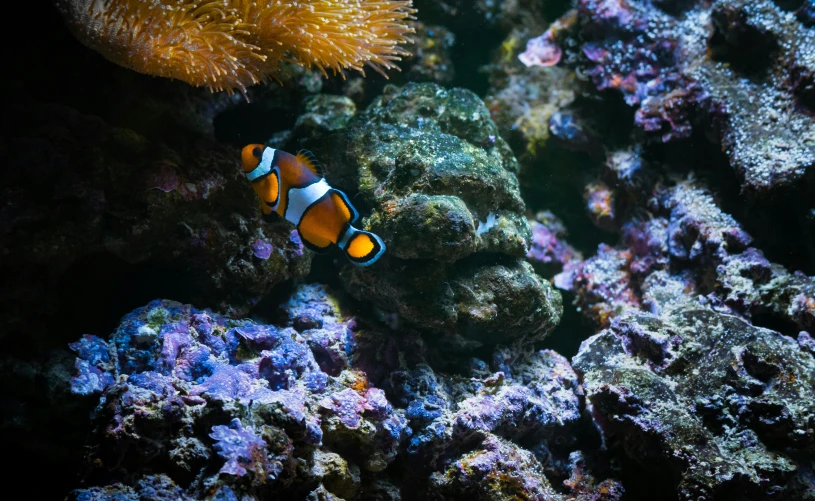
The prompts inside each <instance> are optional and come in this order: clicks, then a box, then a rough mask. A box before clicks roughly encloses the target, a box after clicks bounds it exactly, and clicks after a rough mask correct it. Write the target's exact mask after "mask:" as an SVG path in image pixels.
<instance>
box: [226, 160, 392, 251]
mask: <svg viewBox="0 0 815 501" xmlns="http://www.w3.org/2000/svg"><path fill="white" fill-rule="evenodd" d="M241 161H242V162H243V173H244V175H245V176H246V179H248V180H249V181H251V182H252V187H253V188H254V189H255V193H257V195H258V198H260V201H261V209H262V210H263V215H264V217H272V214H275V213H276V214H278V215H280V216H282V217H284V218H285V219H286V220H287V221H289V222H291V223H292V224H294V225H295V226H296V227H297V231H298V233H300V238H301V239H302V240H303V243H304V244H305V246H306V247H308V248H309V249H311V250H313V251H315V252H325V251H327V250H328V248H329V246H330V245H332V244H334V245H336V246H337V247H339V248H340V249H342V250H343V251H344V252H345V255H346V256H348V259H349V260H350V261H351V262H352V263H354V264H356V265H359V266H368V265H370V264H373V263H374V262H375V261H376V260H377V259H379V258H380V257H381V256H382V254H383V253H384V252H385V243H384V242H383V241H382V239H381V238H379V237H378V236H376V235H374V234H373V233H371V232H368V231H363V230H359V229H357V228H354V227H353V226H351V225H352V224H353V223H356V222H357V221H358V220H359V212H357V210H356V209H354V206H353V205H351V202H350V201H349V200H348V197H347V196H346V195H345V193H343V192H342V191H340V190H337V189H335V188H332V187H331V186H329V185H328V182H326V180H325V178H324V177H323V175H322V172H321V171H320V164H319V163H318V162H317V159H316V158H315V157H314V154H313V153H311V152H310V151H308V150H300V151H298V152H297V155H292V154H291V153H286V152H285V151H280V150H276V149H274V148H269V147H266V146H263V145H262V144H250V145H248V146H246V147H244V148H243V151H242V152H241Z"/></svg>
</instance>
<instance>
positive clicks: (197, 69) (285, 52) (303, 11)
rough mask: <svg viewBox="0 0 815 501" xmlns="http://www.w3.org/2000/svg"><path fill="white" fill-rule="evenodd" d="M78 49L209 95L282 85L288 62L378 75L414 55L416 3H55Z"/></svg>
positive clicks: (315, 0)
mask: <svg viewBox="0 0 815 501" xmlns="http://www.w3.org/2000/svg"><path fill="white" fill-rule="evenodd" d="M56 5H57V8H58V9H59V10H60V11H61V12H62V14H63V16H64V17H65V20H66V22H67V24H68V26H69V27H70V28H71V30H72V31H73V32H74V34H75V35H76V36H77V38H78V39H79V40H81V41H82V42H83V43H84V44H86V45H87V46H88V47H90V48H92V49H94V50H96V51H98V52H99V53H101V54H102V55H103V56H105V57H106V58H107V59H109V60H111V61H113V62H115V63H117V64H120V65H123V66H126V67H128V68H131V69H134V70H136V71H139V72H142V73H147V74H150V75H156V76H162V77H170V78H175V79H179V80H183V81H185V82H187V83H189V84H191V85H195V86H204V85H205V86H208V87H209V88H210V89H211V90H228V91H232V90H233V89H237V90H239V91H241V92H242V93H245V92H246V88H247V87H249V86H250V85H252V84H255V83H258V82H261V81H267V80H269V79H270V78H275V75H276V74H277V73H279V72H280V71H281V64H282V63H283V62H284V61H287V60H289V61H293V62H295V63H296V64H299V65H303V66H306V67H309V68H310V67H311V66H315V67H317V68H318V69H319V70H320V71H322V72H323V74H326V70H332V71H333V72H335V73H337V72H342V71H343V70H344V69H347V68H350V69H354V70H358V71H360V72H362V71H363V67H364V66H365V65H368V66H370V67H372V68H374V69H375V70H377V71H379V72H384V70H386V69H391V68H394V67H395V63H394V62H395V61H398V60H399V58H400V57H401V56H404V55H406V54H407V51H405V50H404V49H403V48H401V47H400V44H403V43H406V42H407V41H408V38H407V35H408V34H409V33H410V32H411V31H412V29H411V28H410V27H409V26H408V20H409V19H410V18H411V14H412V13H413V12H414V10H413V9H411V7H410V6H411V2H410V0H407V1H395V0H385V1H378V0H361V1H354V2H346V1H342V0H307V1H304V2H298V3H294V4H292V3H291V2H286V1H284V0H270V1H267V2H252V1H244V0H222V1H213V2H203V1H197V0H181V1H172V0H146V1H139V0H128V1H122V2H118V1H113V0H56Z"/></svg>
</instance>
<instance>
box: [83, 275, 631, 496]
mask: <svg viewBox="0 0 815 501" xmlns="http://www.w3.org/2000/svg"><path fill="white" fill-rule="evenodd" d="M281 307H282V310H281V313H282V316H281V319H282V320H283V323H284V324H286V325H288V326H285V327H283V326H281V327H275V326H273V325H264V324H257V323H255V322H252V321H249V320H229V319H227V318H225V317H222V316H220V315H217V314H214V313H212V312H210V311H208V310H196V309H194V308H192V307H190V306H185V305H181V304H179V303H175V302H172V301H154V302H152V303H150V304H149V305H147V306H145V307H143V308H139V309H137V310H135V311H133V312H131V313H130V314H128V315H127V316H126V317H125V318H123V319H122V323H121V324H120V326H119V327H118V328H117V330H116V331H115V332H114V333H113V335H112V336H111V338H110V341H104V340H102V339H100V338H98V337H96V336H90V335H88V336H84V337H83V338H82V339H80V340H79V341H77V342H75V343H73V344H72V345H71V348H72V349H73V350H74V351H75V352H76V355H77V359H76V374H75V376H74V377H73V378H72V380H71V389H72V391H73V392H74V393H75V394H78V395H86V396H95V397H100V398H99V405H98V407H97V409H96V411H95V413H94V417H93V423H94V426H95V429H94V431H93V432H92V433H91V438H90V444H89V445H90V448H89V449H88V450H89V451H91V452H90V454H89V456H88V457H87V463H88V469H89V472H88V473H87V474H86V484H87V485H89V486H88V487H85V488H82V489H79V490H77V491H75V492H74V493H73V494H72V499H76V500H82V499H97V498H101V499H104V498H105V497H104V496H114V495H119V496H121V497H122V498H123V499H128V496H130V498H134V499H135V498H136V496H142V497H143V496H145V495H147V494H146V493H147V492H152V491H154V490H155V491H161V492H165V493H172V494H173V496H175V498H176V499H177V498H181V499H186V498H189V499H202V497H204V496H205V495H207V494H209V495H215V499H221V498H223V499H239V498H241V497H242V496H245V495H253V496H256V497H260V496H264V495H278V496H292V497H294V498H298V499H302V498H307V499H311V498H312V497H316V498H318V499H332V498H336V499H383V498H384V499H400V498H405V499H422V496H424V495H425V494H433V493H435V494H433V495H434V496H437V497H438V496H441V497H442V498H445V497H448V496H452V497H455V496H456V495H457V493H461V492H470V493H471V494H473V495H475V496H476V497H478V498H479V499H504V498H506V499H509V498H510V496H512V495H522V496H523V499H541V498H540V496H541V495H543V494H544V493H548V494H547V495H548V496H549V497H547V498H546V499H555V500H561V499H563V500H564V501H565V500H566V499H572V498H573V497H570V496H568V495H561V494H560V493H559V491H558V490H557V489H554V488H553V487H551V486H550V483H549V482H550V480H548V478H550V477H551V478H552V479H562V480H567V479H568V481H566V482H565V483H564V487H563V488H564V489H565V490H566V491H568V492H571V493H573V494H579V496H578V497H577V499H581V500H583V499H585V500H586V501H588V500H589V499H596V498H594V497H592V496H597V495H600V494H601V493H605V494H604V495H605V497H602V498H601V499H607V500H609V501H611V500H616V499H619V495H620V494H621V493H622V489H621V486H620V485H619V484H618V483H615V482H614V481H612V480H606V481H603V482H595V481H594V480H591V479H592V476H591V475H592V473H591V469H590V468H589V469H587V468H588V464H587V463H586V461H585V460H584V459H583V457H582V455H581V454H579V453H574V452H570V451H573V449H574V447H575V444H576V440H575V438H574V437H573V436H572V435H570V430H572V429H574V428H575V427H578V426H580V420H581V413H580V400H579V396H580V390H579V385H578V382H577V377H576V375H575V373H574V372H573V371H572V369H571V367H570V366H569V363H568V361H567V360H566V359H565V358H563V357H562V356H560V355H558V354H557V353H554V352H552V351H539V352H533V353H529V352H528V350H526V349H506V348H505V349H500V350H497V351H496V352H495V355H494V356H493V360H492V363H491V364H487V363H485V362H483V361H480V360H476V359H472V360H471V361H470V362H469V368H467V369H464V370H465V374H468V375H459V374H456V373H446V372H437V371H435V370H434V369H433V368H432V366H431V363H432V364H433V365H435V364H436V362H435V361H434V360H435V359H436V358H437V357H438V355H437V354H435V352H434V351H433V350H428V347H427V346H426V345H425V344H424V342H423V341H422V340H421V338H420V337H419V336H418V335H416V334H415V333H404V335H402V336H392V335H390V334H385V333H382V332H380V331H379V330H376V329H373V328H371V327H366V326H363V325H359V324H357V321H356V320H355V319H354V318H350V317H347V316H345V315H344V314H343V313H342V310H341V309H340V303H339V301H338V298H337V297H336V296H334V295H333V294H331V293H329V292H328V291H326V289H325V288H323V287H320V286H316V285H305V286H301V287H299V288H297V289H296V290H295V291H294V293H293V294H292V296H291V297H290V298H289V299H288V300H287V301H285V302H284V303H283V304H282V305H281ZM447 365H449V364H447ZM397 454H401V455H402V456H403V458H404V459H403V461H404V462H406V464H407V465H409V466H408V467H406V468H402V469H399V470H393V471H391V470H389V469H388V468H387V467H388V465H390V464H393V463H394V460H395V459H396V457H397ZM553 457H557V460H555V459H553ZM462 464H468V465H472V466H471V467H467V468H465V469H464V470H462V469H461V465H462ZM148 468H149V469H150V470H151V471H152V473H150V474H140V472H141V471H144V470H145V469H148ZM386 470H387V471H391V474H390V475H388V474H387V471H386ZM128 472H129V473H130V474H131V475H128ZM394 472H401V475H403V476H404V478H399V477H394V476H393V473H394ZM578 472H579V474H578ZM482 479H486V480H487V481H486V483H481V482H480V481H481V480H482ZM405 482H410V484H409V485H410V486H411V487H410V489H407V490H402V489H401V487H400V486H402V485H408V484H405ZM94 485H97V486H94ZM105 486H107V487H105ZM523 486H526V488H528V492H523V491H520V492H519V490H518V489H519V488H523ZM400 491H401V494H400ZM384 492H390V493H391V494H390V495H385V494H384ZM377 493H378V494H377ZM423 493H424V494H423ZM615 493H616V494H615ZM378 496H384V497H378ZM496 496H498V497H496ZM583 496H585V497H583Z"/></svg>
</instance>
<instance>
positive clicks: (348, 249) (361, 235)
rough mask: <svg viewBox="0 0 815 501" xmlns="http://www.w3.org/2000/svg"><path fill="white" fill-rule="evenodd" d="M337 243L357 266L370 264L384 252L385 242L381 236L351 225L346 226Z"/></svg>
mask: <svg viewBox="0 0 815 501" xmlns="http://www.w3.org/2000/svg"><path fill="white" fill-rule="evenodd" d="M338 245H339V247H340V249H342V250H343V251H344V252H345V256H346V257H347V258H348V260H349V261H351V262H352V263H354V264H355V265H357V266H370V265H372V264H374V263H375V262H376V260H377V259H379V258H380V257H382V254H384V253H385V242H383V241H382V239H381V238H379V237H378V236H376V235H374V234H373V233H371V232H370V231H363V230H358V229H356V228H354V227H353V226H349V227H348V229H347V230H346V232H345V235H343V236H342V239H340V242H339V243H338Z"/></svg>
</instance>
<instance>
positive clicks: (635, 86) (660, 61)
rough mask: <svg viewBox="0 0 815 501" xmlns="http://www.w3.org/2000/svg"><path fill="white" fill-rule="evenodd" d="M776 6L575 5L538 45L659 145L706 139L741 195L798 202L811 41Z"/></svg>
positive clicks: (808, 140)
mask: <svg viewBox="0 0 815 501" xmlns="http://www.w3.org/2000/svg"><path fill="white" fill-rule="evenodd" d="M662 4H664V5H662ZM778 4H780V2H773V1H771V0H761V1H759V2H753V1H742V0H727V1H717V2H662V3H661V5H660V7H659V8H650V7H649V5H648V4H647V2H640V1H637V0H632V1H630V2H600V1H597V0H580V1H579V2H578V4H577V10H576V16H577V17H576V22H573V23H571V25H572V28H571V30H572V32H573V33H572V34H571V35H568V36H567V35H564V34H562V33H558V36H553V35H552V32H549V33H548V38H546V37H545V38H546V39H547V40H555V41H558V42H559V45H558V47H559V48H561V49H565V50H567V52H568V53H569V55H568V57H565V56H564V58H563V59H564V60H568V61H569V63H568V65H570V66H573V67H577V68H578V69H579V71H580V72H582V73H585V74H586V75H587V76H588V77H589V78H590V79H591V81H592V82H593V83H594V85H595V86H596V88H597V89H598V90H607V89H611V90H614V91H616V92H619V93H620V94H621V95H622V96H623V97H624V99H625V101H626V103H628V104H629V105H631V106H632V107H634V108H635V110H636V113H635V115H634V123H635V124H636V125H637V126H638V127H639V129H640V130H641V131H643V132H644V133H647V134H648V135H650V136H654V137H656V138H657V139H658V140H661V141H666V142H667V141H676V140H679V139H682V138H687V137H689V136H690V135H691V134H692V132H693V130H694V129H698V130H700V131H701V132H705V133H708V134H709V135H710V136H712V137H714V138H715V140H716V141H717V142H718V143H720V144H721V147H722V149H723V150H724V151H725V152H726V153H727V155H728V158H729V160H730V163H731V165H732V167H733V168H734V169H735V171H736V172H737V173H738V175H739V177H740V179H741V183H742V189H743V190H744V191H745V192H747V193H748V194H750V195H752V196H755V197H758V198H766V197H770V196H772V194H773V193H776V194H777V193H779V192H784V193H796V194H797V196H800V197H802V198H804V197H806V196H807V193H809V194H810V195H811V194H812V191H811V190H812V188H813V186H815V184H813V182H812V181H813V179H815V176H814V175H813V174H812V171H813V167H812V165H813V163H815V149H814V148H815V144H814V143H813V141H812V137H811V136H812V130H813V127H815V122H813V118H812V113H810V112H809V110H808V104H807V103H808V99H809V98H808V97H807V96H808V94H807V93H808V92H809V91H808V90H807V89H809V88H810V87H811V86H810V85H809V84H810V83H811V80H812V79H811V77H812V74H813V68H815V63H813V56H812V51H813V43H812V35H811V33H810V31H809V30H808V29H807V28H805V27H804V26H802V25H801V21H798V20H796V17H795V16H794V15H791V14H789V13H787V12H785V11H784V10H783V9H782V8H781V7H780V6H779V5H778ZM804 11H805V8H804V7H802V10H801V11H800V12H802V13H803V12H804ZM574 16H575V13H570V14H568V15H567V16H566V17H565V19H569V20H570V19H571V18H573V17H574ZM803 17H805V15H804V16H803Z"/></svg>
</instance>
